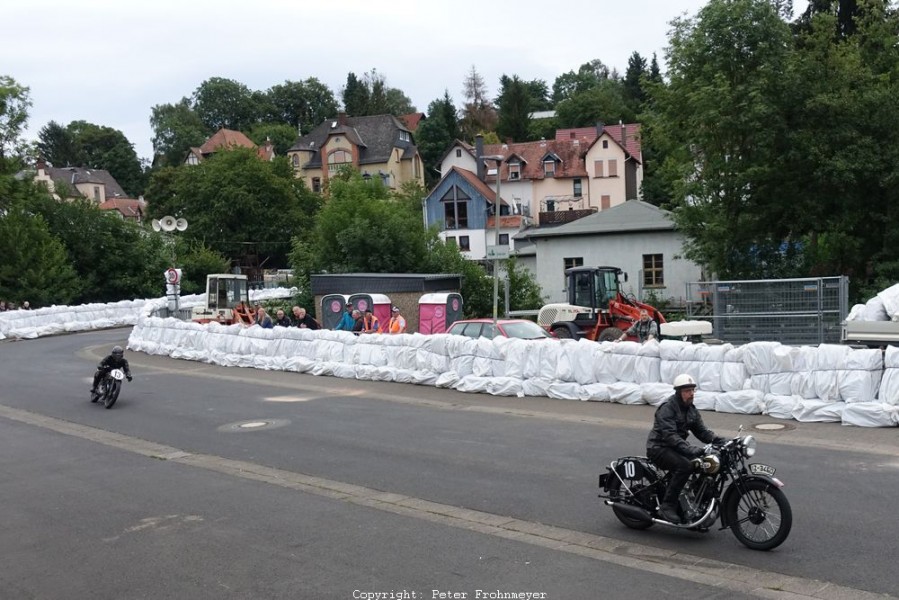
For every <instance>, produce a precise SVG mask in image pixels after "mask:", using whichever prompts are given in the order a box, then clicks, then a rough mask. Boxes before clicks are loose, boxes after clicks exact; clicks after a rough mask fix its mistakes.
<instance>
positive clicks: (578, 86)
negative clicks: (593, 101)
mask: <svg viewBox="0 0 899 600" xmlns="http://www.w3.org/2000/svg"><path fill="white" fill-rule="evenodd" d="M609 79H612V72H611V71H610V70H609V68H608V67H607V66H606V65H605V64H603V62H602V61H601V60H599V59H598V58H595V59H593V60H591V61H590V62H587V63H584V64H582V65H581V66H580V67H578V70H577V71H568V72H567V73H563V74H562V75H559V76H558V77H556V80H555V81H554V82H553V93H552V101H553V103H554V104H558V103H559V102H562V101H563V100H568V99H569V98H571V97H573V96H574V95H576V94H581V93H583V92H586V91H589V90H591V89H593V88H595V87H596V86H598V85H599V84H600V83H602V82H603V81H607V80H609Z"/></svg>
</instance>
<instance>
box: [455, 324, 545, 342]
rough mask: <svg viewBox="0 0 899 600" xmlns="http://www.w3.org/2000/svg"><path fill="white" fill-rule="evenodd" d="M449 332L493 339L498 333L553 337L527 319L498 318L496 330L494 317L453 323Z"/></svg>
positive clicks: (519, 336)
mask: <svg viewBox="0 0 899 600" xmlns="http://www.w3.org/2000/svg"><path fill="white" fill-rule="evenodd" d="M447 333H452V334H455V335H464V336H467V337H470V338H475V339H477V338H479V337H485V338H488V339H493V338H494V337H496V336H497V335H499V336H504V337H508V338H518V339H522V340H541V339H544V338H550V339H551V338H552V337H553V336H552V335H550V334H549V333H547V332H546V330H544V329H543V328H542V327H540V326H539V325H537V324H536V323H534V322H533V321H528V320H527V319H497V320H496V331H495V330H494V329H493V319H466V320H464V321H456V322H455V323H453V324H452V325H451V326H450V328H449V329H448V330H447Z"/></svg>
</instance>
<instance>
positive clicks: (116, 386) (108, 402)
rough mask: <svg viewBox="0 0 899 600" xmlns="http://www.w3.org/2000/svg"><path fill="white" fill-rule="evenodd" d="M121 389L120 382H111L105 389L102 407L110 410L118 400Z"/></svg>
mask: <svg viewBox="0 0 899 600" xmlns="http://www.w3.org/2000/svg"><path fill="white" fill-rule="evenodd" d="M121 389H122V382H121V381H112V382H111V383H110V384H109V386H108V387H107V388H106V396H105V397H104V398H103V406H105V407H106V408H112V405H113V404H115V401H116V400H118V399H119V392H120V391H121Z"/></svg>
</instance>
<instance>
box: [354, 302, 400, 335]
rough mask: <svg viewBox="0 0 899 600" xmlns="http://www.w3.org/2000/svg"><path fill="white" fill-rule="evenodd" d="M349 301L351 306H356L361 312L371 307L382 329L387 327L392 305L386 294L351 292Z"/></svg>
mask: <svg viewBox="0 0 899 600" xmlns="http://www.w3.org/2000/svg"><path fill="white" fill-rule="evenodd" d="M349 301H350V302H352V303H353V308H358V309H359V310H361V311H362V312H365V311H367V310H369V309H371V312H373V313H374V314H375V316H376V317H378V323H379V324H380V327H381V328H382V329H383V328H384V327H387V323H388V322H390V316H391V315H390V308H391V306H393V305H392V304H391V302H390V298H389V297H388V296H385V295H384V294H352V295H351V296H350V300H349Z"/></svg>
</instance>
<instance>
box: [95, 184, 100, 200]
mask: <svg viewBox="0 0 899 600" xmlns="http://www.w3.org/2000/svg"><path fill="white" fill-rule="evenodd" d="M94 200H96V201H97V202H99V201H100V186H99V185H95V186H94Z"/></svg>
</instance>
